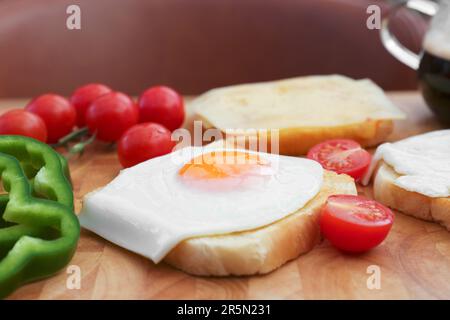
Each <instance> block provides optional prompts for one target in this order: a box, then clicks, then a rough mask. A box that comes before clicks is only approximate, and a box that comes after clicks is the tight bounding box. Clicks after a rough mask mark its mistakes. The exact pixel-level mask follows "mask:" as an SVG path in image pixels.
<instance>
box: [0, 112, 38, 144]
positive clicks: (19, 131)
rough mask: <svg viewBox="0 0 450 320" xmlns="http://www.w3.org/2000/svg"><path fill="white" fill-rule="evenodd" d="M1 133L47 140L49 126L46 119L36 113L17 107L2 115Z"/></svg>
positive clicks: (0, 120) (0, 117) (0, 122)
mask: <svg viewBox="0 0 450 320" xmlns="http://www.w3.org/2000/svg"><path fill="white" fill-rule="evenodd" d="M0 134H12V135H20V136H26V137H30V138H34V139H36V140H39V141H42V142H47V128H46V127H45V123H44V121H42V119H41V118H39V116H37V115H35V114H34V113H31V112H28V111H25V110H22V109H17V110H11V111H8V112H6V113H4V114H2V115H1V116H0Z"/></svg>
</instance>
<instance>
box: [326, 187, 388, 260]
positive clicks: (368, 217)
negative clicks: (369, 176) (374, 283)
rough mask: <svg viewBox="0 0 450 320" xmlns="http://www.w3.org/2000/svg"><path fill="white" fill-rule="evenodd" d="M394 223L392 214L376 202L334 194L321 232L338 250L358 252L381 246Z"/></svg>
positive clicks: (359, 197)
mask: <svg viewBox="0 0 450 320" xmlns="http://www.w3.org/2000/svg"><path fill="white" fill-rule="evenodd" d="M393 222H394V214H393V213H392V211H391V210H390V209H389V208H387V207H385V206H384V205H382V204H381V203H378V202H377V201H375V200H370V199H366V198H364V197H361V196H355V195H333V196H330V197H329V198H328V200H327V202H326V204H325V205H324V207H323V208H322V212H321V217H320V229H321V231H322V234H323V235H324V236H325V238H327V239H328V240H329V241H330V242H331V244H332V245H333V246H335V247H336V248H338V249H340V250H342V251H346V252H355V253H358V252H364V251H367V250H370V249H372V248H374V247H376V246H377V245H379V244H380V243H381V242H382V241H383V240H384V239H385V238H386V236H387V235H388V233H389V230H390V229H391V227H392V224H393Z"/></svg>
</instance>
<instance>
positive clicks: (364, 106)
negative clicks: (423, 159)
mask: <svg viewBox="0 0 450 320" xmlns="http://www.w3.org/2000/svg"><path fill="white" fill-rule="evenodd" d="M190 107H191V109H193V110H194V113H195V118H197V119H199V120H201V121H202V123H203V126H204V127H205V129H209V128H217V129H219V130H221V131H222V132H223V133H225V134H226V135H227V138H229V137H230V136H233V135H234V136H239V137H241V138H242V137H246V134H247V133H248V130H252V129H256V130H259V129H264V130H268V137H267V139H270V138H271V137H270V132H271V131H270V130H273V129H276V130H278V133H277V134H278V136H279V153H280V154H283V155H293V156H298V155H304V154H306V153H307V152H308V150H309V149H310V148H311V147H312V146H314V145H316V144H317V143H320V142H322V141H324V140H327V139H334V138H347V139H352V140H355V141H357V142H359V143H360V144H361V145H362V146H363V147H367V146H374V145H377V144H379V143H381V142H383V141H385V140H386V139H387V137H388V136H389V134H390V133H391V132H392V130H393V127H394V122H393V120H395V119H403V118H404V117H405V115H404V113H403V112H402V111H401V110H399V109H398V108H397V107H396V106H395V105H393V104H392V102H391V101H390V100H389V99H388V98H387V97H386V95H385V94H384V92H383V90H382V89H381V88H379V87H378V86H377V85H376V84H374V83H373V82H372V81H370V80H368V79H363V80H353V79H350V78H347V77H344V76H340V75H329V76H307V77H298V78H292V79H285V80H278V81H272V82H262V83H253V84H242V85H236V86H230V87H224V88H218V89H213V90H211V91H208V92H206V93H205V94H203V95H201V96H199V97H198V98H196V99H194V100H193V101H192V102H191V103H190ZM263 132H264V133H265V131H263ZM258 138H259V133H258Z"/></svg>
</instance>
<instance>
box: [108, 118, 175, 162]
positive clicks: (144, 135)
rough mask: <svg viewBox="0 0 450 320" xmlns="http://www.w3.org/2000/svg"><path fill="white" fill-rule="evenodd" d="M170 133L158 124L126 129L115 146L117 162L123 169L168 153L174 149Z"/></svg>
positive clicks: (150, 123) (142, 124)
mask: <svg viewBox="0 0 450 320" xmlns="http://www.w3.org/2000/svg"><path fill="white" fill-rule="evenodd" d="M170 136H171V132H170V131H169V130H168V129H167V128H166V127H164V126H162V125H160V124H158V123H152V122H147V123H140V124H137V125H135V126H133V127H131V128H130V129H128V130H127V131H126V132H125V133H124V134H123V136H122V137H121V138H120V140H119V142H118V145H117V152H118V155H119V161H120V163H121V164H122V166H123V167H125V168H128V167H132V166H134V165H136V164H138V163H141V162H143V161H146V160H148V159H152V158H155V157H159V156H162V155H165V154H167V153H170V152H171V151H172V149H173V148H174V147H175V141H172V140H171V137H170Z"/></svg>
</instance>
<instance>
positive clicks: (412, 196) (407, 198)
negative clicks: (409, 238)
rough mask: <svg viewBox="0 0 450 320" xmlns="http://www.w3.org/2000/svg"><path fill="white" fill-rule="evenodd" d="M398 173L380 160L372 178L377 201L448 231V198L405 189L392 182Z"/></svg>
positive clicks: (449, 228)
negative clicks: (434, 223) (428, 195)
mask: <svg viewBox="0 0 450 320" xmlns="http://www.w3.org/2000/svg"><path fill="white" fill-rule="evenodd" d="M397 177H399V175H398V174H397V173H396V172H395V171H394V169H393V168H392V167H391V166H389V165H388V164H386V163H385V162H381V163H380V165H379V167H378V169H377V171H376V174H375V178H374V186H373V189H374V197H375V199H376V200H377V201H379V202H381V203H383V204H385V205H387V206H389V207H390V208H393V209H395V210H398V211H401V212H402V213H404V214H407V215H410V216H413V217H416V218H419V219H422V220H426V221H434V222H437V223H439V224H441V225H442V226H444V227H445V228H447V230H449V231H450V198H431V197H427V196H425V195H423V194H420V193H416V192H411V191H407V190H405V189H402V188H400V187H399V186H397V185H395V184H394V180H395V179H396V178H397Z"/></svg>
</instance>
